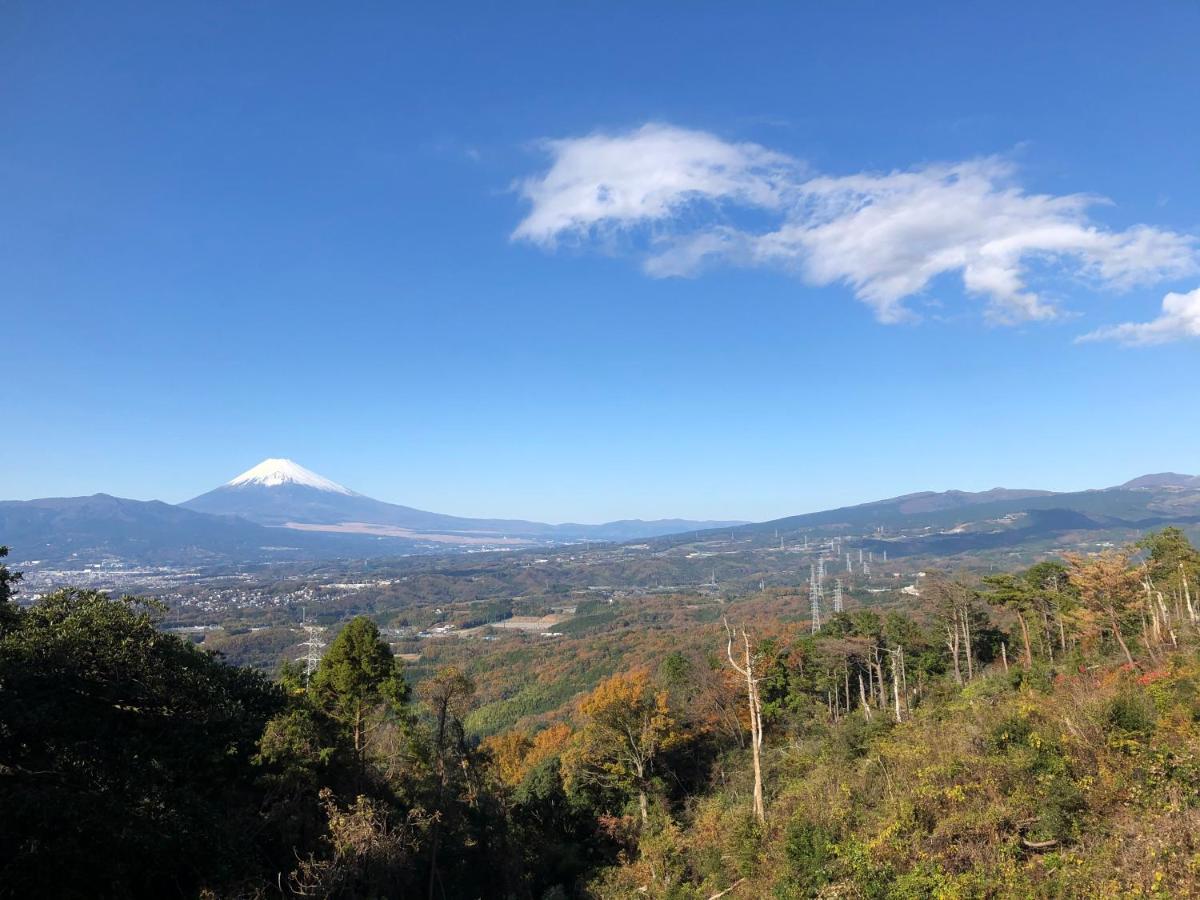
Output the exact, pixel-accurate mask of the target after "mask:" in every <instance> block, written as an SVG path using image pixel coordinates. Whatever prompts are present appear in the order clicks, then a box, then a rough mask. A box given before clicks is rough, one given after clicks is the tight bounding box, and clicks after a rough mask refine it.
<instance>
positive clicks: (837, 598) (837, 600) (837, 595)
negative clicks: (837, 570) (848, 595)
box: [833, 578, 842, 616]
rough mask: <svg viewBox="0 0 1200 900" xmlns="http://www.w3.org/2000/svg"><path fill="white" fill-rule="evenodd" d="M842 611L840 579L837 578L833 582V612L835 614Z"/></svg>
mask: <svg viewBox="0 0 1200 900" xmlns="http://www.w3.org/2000/svg"><path fill="white" fill-rule="evenodd" d="M841 611H842V579H840V578H837V579H835V580H834V582H833V614H834V615H835V616H836V615H837V614H838V613H840V612H841Z"/></svg>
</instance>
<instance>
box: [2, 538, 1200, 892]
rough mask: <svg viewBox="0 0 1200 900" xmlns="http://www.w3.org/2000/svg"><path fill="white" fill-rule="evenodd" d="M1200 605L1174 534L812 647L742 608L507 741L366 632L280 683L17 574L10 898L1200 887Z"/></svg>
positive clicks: (6, 860)
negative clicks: (38, 589)
mask: <svg viewBox="0 0 1200 900" xmlns="http://www.w3.org/2000/svg"><path fill="white" fill-rule="evenodd" d="M0 555H3V551H0ZM1198 583H1200V554H1198V553H1197V552H1196V550H1194V549H1193V548H1192V547H1191V545H1190V544H1189V543H1188V542H1187V540H1186V538H1185V537H1184V535H1183V534H1182V532H1179V531H1177V530H1174V529H1165V530H1163V531H1161V532H1157V533H1154V534H1150V535H1148V536H1146V537H1145V538H1144V540H1142V541H1141V542H1140V544H1139V545H1138V546H1137V547H1129V548H1126V549H1124V550H1116V549H1114V550H1110V551H1107V552H1103V553H1097V554H1090V555H1074V556H1073V555H1067V556H1065V557H1064V558H1063V559H1061V560H1049V561H1044V562H1040V563H1038V564H1037V565H1035V566H1033V567H1031V568H1028V569H1024V570H1020V571H1015V572H1008V573H1001V572H994V573H992V574H990V575H988V576H987V577H985V578H983V579H970V578H966V577H960V576H957V575H954V574H952V573H929V575H928V577H927V578H926V579H924V580H923V582H922V587H921V590H920V597H919V598H918V599H916V600H914V601H913V604H912V605H911V607H909V608H906V609H901V608H896V607H893V608H891V609H886V610H875V609H872V608H869V607H854V608H850V609H847V610H846V611H844V612H841V613H838V614H835V615H833V616H832V617H831V618H830V619H829V620H828V621H826V622H824V623H823V625H822V627H821V628H820V629H819V630H814V628H813V627H812V623H809V622H804V621H788V622H785V621H782V620H781V619H780V618H778V617H776V616H773V615H770V614H767V613H765V612H764V610H765V607H763V606H762V605H761V598H757V597H754V596H747V597H742V598H730V599H729V600H727V601H725V602H724V603H723V607H722V610H723V612H724V620H725V621H724V622H722V621H711V620H710V621H707V622H698V623H695V624H694V626H693V628H692V630H691V631H688V632H684V633H681V634H680V635H679V636H678V639H677V640H676V641H675V644H676V646H675V648H674V649H673V650H671V649H667V648H663V647H661V645H658V644H656V643H655V641H654V638H653V635H652V634H649V633H648V634H647V636H646V641H647V646H648V647H651V648H653V650H652V652H647V653H645V654H642V655H641V656H640V657H639V656H637V655H636V654H635V655H631V656H628V657H613V659H618V660H625V662H626V664H625V665H620V666H617V667H615V668H613V669H612V671H611V672H610V674H609V675H607V676H605V677H603V678H602V679H601V680H599V681H598V682H597V683H595V684H594V685H591V686H589V687H587V688H585V689H582V690H581V691H579V693H578V695H577V696H575V697H574V698H572V699H571V700H570V702H568V703H567V704H565V705H564V707H563V708H562V710H561V714H560V715H558V716H556V717H553V718H550V719H547V720H545V721H542V722H540V723H538V724H537V725H536V726H533V727H530V726H528V725H525V726H522V728H521V730H506V731H499V732H496V733H493V734H490V735H489V736H487V737H486V738H484V739H482V740H481V739H480V737H479V735H478V734H477V733H476V732H474V731H473V730H472V727H471V725H470V721H471V711H472V707H473V704H474V703H475V699H474V698H475V696H476V694H477V693H478V690H479V686H477V685H476V684H475V683H474V682H473V680H472V679H471V678H470V677H468V675H467V674H466V673H465V672H464V671H463V670H461V669H458V668H455V667H453V666H445V667H442V668H440V669H438V670H436V671H434V672H430V673H427V674H426V675H425V676H424V677H423V678H421V679H420V680H419V681H417V682H415V683H414V681H413V679H412V678H410V677H409V676H410V674H411V673H410V672H409V671H408V670H407V669H406V667H405V665H404V664H403V663H402V662H401V661H400V660H399V659H398V658H397V657H396V656H394V655H393V653H392V651H391V649H390V648H389V646H388V644H387V643H386V641H384V640H383V639H382V638H381V634H380V631H379V629H378V627H377V626H376V624H375V623H374V622H372V621H371V620H370V619H367V618H364V617H359V618H356V619H353V620H351V621H349V622H348V623H346V624H345V625H344V627H342V628H341V629H340V631H339V632H338V633H337V634H336V636H335V637H333V638H332V639H331V641H330V642H329V645H328V647H327V648H326V649H325V652H324V655H323V657H322V658H321V660H320V663H319V665H318V666H317V667H316V668H315V669H314V670H313V671H311V672H308V673H306V672H304V671H302V670H301V669H300V668H298V667H296V666H293V665H287V666H285V667H284V668H283V670H282V671H281V672H280V673H279V676H278V678H276V679H268V678H266V677H264V676H263V675H261V674H258V673H256V672H253V671H251V670H248V669H243V668H239V667H235V666H231V665H229V664H227V663H225V662H223V661H222V660H221V659H220V658H219V657H217V656H213V655H211V654H208V653H205V652H204V651H202V650H200V649H198V648H197V647H195V646H194V645H192V644H191V643H189V642H186V641H184V640H181V639H179V638H177V637H175V636H172V635H169V634H166V633H164V632H162V631H161V630H159V629H158V628H157V627H156V626H155V622H156V619H157V617H158V616H159V615H160V609H159V607H158V606H157V605H156V604H155V603H154V602H153V601H143V600H137V599H134V598H123V599H115V598H110V597H108V596H105V595H103V594H100V593H97V592H92V591H82V590H64V591H60V592H57V593H54V594H50V595H47V596H44V597H41V598H39V599H38V600H37V601H36V602H33V603H32V604H25V605H22V604H19V603H18V602H16V601H17V600H18V599H19V598H20V594H19V589H20V587H21V584H20V581H19V579H18V577H17V574H16V573H13V572H10V571H9V570H8V569H7V568H5V567H3V566H2V565H0V808H2V809H3V810H4V815H3V816H0V895H3V896H11V897H33V896H39V897H40V896H53V897H65V898H72V897H156V898H158V897H172V896H178V897H197V896H205V897H227V898H242V897H267V896H271V897H275V896H281V895H282V896H296V897H313V896H329V897H398V898H402V897H429V896H433V897H446V898H475V897H498V898H514V900H547V898H569V897H593V898H617V897H630V896H646V897H658V898H708V900H711V898H714V897H730V898H760V897H778V898H802V897H827V898H834V897H867V898H914V900H915V898H926V897H946V898H974V897H979V898H984V897H988V898H1005V897H1014V898H1015V897H1022V898H1024V897H1062V898H1074V897H1078V898H1084V897H1087V898H1093V897H1113V898H1116V897H1129V896H1146V897H1151V896H1161V897H1188V896H1196V894H1197V888H1196V885H1197V883H1198V882H1197V871H1198V869H1197V866H1198V865H1200V863H1198V860H1200V855H1198V847H1197V844H1196V835H1197V834H1198V833H1200V598H1198V596H1197V584H1198ZM630 639H632V638H630ZM584 652H586V651H584ZM595 652H599V650H597V651H595ZM491 677H493V678H500V677H503V673H502V672H501V671H499V670H498V671H497V672H495V673H493V674H492V676H491Z"/></svg>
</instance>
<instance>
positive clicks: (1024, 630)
mask: <svg viewBox="0 0 1200 900" xmlns="http://www.w3.org/2000/svg"><path fill="white" fill-rule="evenodd" d="M1017 621H1018V622H1020V623H1021V640H1022V641H1024V642H1025V671H1026V672H1028V671H1029V670H1030V669H1032V668H1033V650H1032V649H1031V648H1030V646H1029V626H1027V625H1026V624H1025V616H1023V615H1022V614H1021V611H1020V610H1019V609H1018V610H1017ZM1004 668H1005V671H1008V662H1007V661H1005V665H1004Z"/></svg>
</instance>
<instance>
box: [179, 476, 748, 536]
mask: <svg viewBox="0 0 1200 900" xmlns="http://www.w3.org/2000/svg"><path fill="white" fill-rule="evenodd" d="M180 505H181V506H182V507H184V508H185V509H190V510H194V511H196V512H205V513H213V514H219V515H234V516H240V517H242V518H243V519H247V520H249V521H251V522H256V523H258V524H260V525H277V526H296V525H305V526H310V529H309V530H316V528H315V527H316V526H328V527H329V530H335V529H344V528H345V527H346V526H348V525H368V526H376V529H375V533H382V532H381V531H380V530H379V529H380V528H387V529H391V530H392V533H393V535H394V536H400V537H411V538H414V539H420V538H421V537H422V536H429V535H434V534H436V535H439V536H446V537H455V536H458V537H462V538H483V537H506V538H525V539H530V540H618V541H619V540H632V539H636V538H642V537H657V536H659V535H663V534H669V533H671V532H673V531H688V530H694V529H696V528H712V527H728V526H729V525H739V524H744V523H743V522H738V521H733V522H729V521H720V522H697V521H691V520H686V519H661V520H657V521H648V522H647V521H642V520H640V519H624V520H621V521H617V522H605V523H603V524H600V525H581V524H576V523H565V524H561V525H548V524H546V523H544V522H530V521H526V520H523V519H482V518H467V517H463V516H449V515H444V514H442V513H434V512H428V511H426V510H422V509H414V508H413V507H411V506H401V505H399V504H396V503H385V502H384V501H382V500H375V499H373V498H371V497H367V496H364V495H362V494H359V493H356V492H354V491H352V490H350V489H349V488H346V487H343V486H342V485H340V484H338V483H337V482H335V481H331V480H329V479H328V478H325V477H324V476H321V475H318V474H317V473H315V472H312V471H310V470H309V469H306V468H304V467H303V466H301V465H300V464H299V463H296V462H293V461H292V460H290V459H278V458H277V459H266V460H263V461H262V462H261V463H259V464H258V465H257V466H254V467H253V468H252V469H248V470H247V471H245V472H243V473H242V474H241V475H238V476H237V477H236V478H234V479H232V480H231V481H229V482H227V483H225V484H223V485H221V486H220V487H218V488H216V489H214V490H211V491H209V492H207V493H205V494H201V495H200V496H199V497H193V498H192V499H191V500H188V501H186V502H184V503H182V504H180Z"/></svg>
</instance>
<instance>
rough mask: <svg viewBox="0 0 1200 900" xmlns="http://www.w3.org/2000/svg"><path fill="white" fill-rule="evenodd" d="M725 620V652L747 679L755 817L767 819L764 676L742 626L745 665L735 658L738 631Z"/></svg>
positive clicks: (737, 670)
mask: <svg viewBox="0 0 1200 900" xmlns="http://www.w3.org/2000/svg"><path fill="white" fill-rule="evenodd" d="M722 621H723V622H725V633H726V637H727V638H728V641H727V642H726V645H725V654H726V656H728V657H729V664H730V665H731V666H733V669H734V671H735V672H738V673H739V674H740V675H742V676H743V677H744V678H745V679H746V705H747V707H748V708H749V711H750V751H751V756H752V758H753V760H754V817H755V818H756V819H758V821H760V822H765V821H766V820H767V810H766V806H765V804H764V803H763V778H762V744H763V728H762V700H761V699H760V698H759V694H758V682H759V679H760V678H761V677H762V676H756V675H755V674H754V664H755V663H756V662H757V661H758V659H757V656H756V655H755V654H753V653H751V652H750V635H749V634H748V633H747V632H746V629H745V628H744V627H743V628H742V645H743V649H744V655H745V663H744V665H738V663H737V661H736V660H735V659H734V658H733V641H734V638H735V637H736V636H737V633H736V632H735V631H734V629H733V628H731V627H730V625H729V622H728V621H726V620H724V619H723V620H722Z"/></svg>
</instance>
